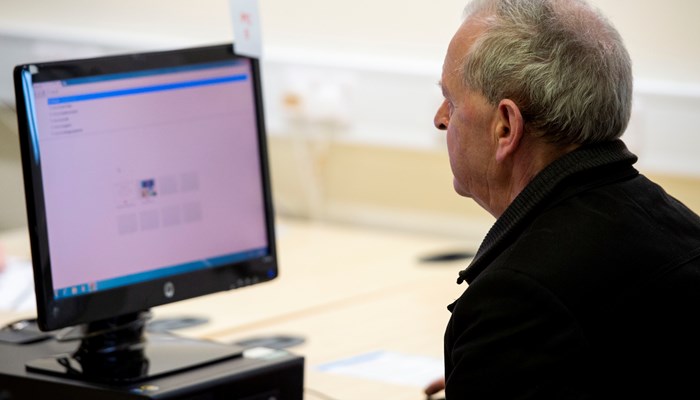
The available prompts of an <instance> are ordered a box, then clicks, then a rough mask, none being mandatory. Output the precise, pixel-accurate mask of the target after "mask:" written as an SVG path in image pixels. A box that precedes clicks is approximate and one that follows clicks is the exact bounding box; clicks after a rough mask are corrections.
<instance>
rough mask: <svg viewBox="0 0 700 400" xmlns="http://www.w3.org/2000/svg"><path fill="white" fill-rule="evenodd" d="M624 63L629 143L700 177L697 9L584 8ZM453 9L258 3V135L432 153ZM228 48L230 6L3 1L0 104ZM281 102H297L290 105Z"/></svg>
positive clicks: (677, 0) (372, 0) (612, 0)
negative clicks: (137, 59)
mask: <svg viewBox="0 0 700 400" xmlns="http://www.w3.org/2000/svg"><path fill="white" fill-rule="evenodd" d="M592 1H593V3H594V4H595V5H597V6H598V7H600V8H601V9H602V10H603V12H604V13H605V14H606V15H608V17H609V18H610V19H611V20H612V21H613V23H614V24H615V25H616V26H617V27H618V29H619V30H620V32H621V34H622V35H623V37H624V38H625V40H626V43H627V45H628V48H629V50H630V53H631V55H632V58H633V62H634V70H635V80H636V82H635V84H636V93H635V96H636V106H635V110H634V116H633V120H632V122H631V125H630V128H629V130H628V133H627V134H626V138H627V140H628V142H629V143H630V145H631V146H632V147H633V149H634V150H636V151H637V152H639V153H640V156H641V158H642V160H643V161H642V166H643V167H645V168H648V169H651V170H654V171H660V172H672V173H680V174H689V175H700V163H698V162H696V160H695V158H696V154H697V153H698V151H699V150H700V129H698V128H696V127H695V125H694V122H695V114H697V112H698V111H700V74H699V73H697V71H700V51H697V49H698V47H700V24H697V23H696V22H695V21H694V19H695V18H696V17H697V16H698V15H700V2H698V1H696V0H668V1H665V2H654V1H650V0H641V1H640V0H592ZM463 6H464V1H461V0H440V1H435V2H427V1H417V2H407V1H404V0H353V1H332V0H294V1H289V0H260V7H261V18H262V25H263V38H264V45H265V54H266V57H265V63H264V74H265V75H264V87H265V91H266V108H267V116H268V126H269V128H270V131H271V132H272V133H275V134H294V135H296V134H300V132H303V134H305V135H325V136H324V137H327V136H328V133H335V134H336V137H338V138H340V139H341V140H349V141H363V142H373V143H379V144H381V145H389V146H418V147H425V146H433V147H434V146H441V145H442V137H441V135H440V134H438V133H436V132H435V130H434V128H433V127H432V123H431V122H432V115H433V111H434V109H435V108H436V107H437V105H438V104H439V102H440V93H439V91H438V90H437V88H436V82H437V80H438V79H439V75H440V67H441V63H442V58H443V54H444V51H445V48H446V46H447V43H448V41H449V39H450V37H451V36H452V33H453V32H454V30H455V29H456V28H457V26H458V25H459V22H460V18H461V11H462V8H463ZM230 40H232V30H231V27H230V21H229V9H228V1H227V0H199V1H197V2H194V1H191V0H100V1H90V0H27V1H16V0H0V52H1V54H2V57H0V71H5V73H2V74H0V99H3V100H4V101H11V100H12V82H11V78H10V74H9V71H10V69H11V68H12V65H14V64H17V63H20V62H30V61H41V60H47V59H58V58H67V57H82V56H92V55H98V54H103V53H114V52H123V51H130V50H135V49H144V50H145V49H159V48H169V47H170V48H171V47H178V46H185V45H196V44H205V43H206V44H208V43H216V42H224V41H230ZM290 96H297V97H300V98H301V100H302V102H301V105H300V106H296V107H289V103H288V102H287V101H286V100H289V98H290Z"/></svg>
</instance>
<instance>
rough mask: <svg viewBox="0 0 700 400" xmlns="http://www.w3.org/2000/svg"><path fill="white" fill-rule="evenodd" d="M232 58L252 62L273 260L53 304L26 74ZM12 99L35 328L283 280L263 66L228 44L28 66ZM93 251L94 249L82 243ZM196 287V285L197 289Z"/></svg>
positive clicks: (19, 71) (58, 76)
mask: <svg viewBox="0 0 700 400" xmlns="http://www.w3.org/2000/svg"><path fill="white" fill-rule="evenodd" d="M235 59H249V60H250V61H251V72H252V78H253V79H252V82H253V90H254V95H255V102H256V113H257V115H256V117H257V132H258V143H259V146H258V147H259V160H260V171H261V174H260V175H261V178H262V180H263V182H262V187H263V190H264V196H263V199H264V202H265V204H264V208H265V217H266V225H267V226H266V231H267V241H268V244H269V246H268V249H269V251H268V254H267V255H265V256H263V257H259V258H255V259H251V260H247V261H243V262H237V263H233V264H227V265H224V266H220V267H216V268H209V269H205V270H199V271H194V272H189V273H185V274H180V275H173V276H169V277H166V278H159V279H154V280H150V281H146V282H142V283H138V284H134V285H129V286H123V287H118V288H113V289H109V290H105V291H97V292H91V293H88V294H83V295H79V296H72V297H65V298H61V299H54V295H53V289H54V288H53V284H52V278H51V257H50V252H49V237H48V230H47V223H46V208H45V203H44V192H43V187H42V171H41V160H40V159H37V158H40V157H37V156H35V154H37V153H35V152H34V146H35V144H34V143H32V140H31V132H30V126H29V123H28V121H29V119H28V118H27V116H28V111H27V109H26V104H27V102H26V101H27V99H26V98H25V93H24V90H23V88H22V86H23V78H22V75H23V74H24V73H25V71H33V72H35V73H34V74H32V79H33V81H51V80H63V79H70V78H77V77H84V76H94V75H104V74H114V73H120V72H127V71H134V70H146V69H153V68H162V67H170V66H179V65H183V63H200V62H201V63H205V62H216V61H226V60H235ZM13 76H14V84H15V99H16V109H17V119H18V128H19V136H20V151H21V158H22V170H23V175H24V190H25V199H26V211H27V221H28V232H29V239H30V245H31V253H32V264H33V270H34V287H35V294H36V301H37V322H38V325H39V327H40V329H42V330H55V329H59V328H64V327H68V326H74V325H79V324H85V323H90V322H94V321H99V320H104V319H109V318H112V317H116V316H119V315H124V314H129V313H134V312H139V311H143V310H148V309H150V308H152V307H155V306H159V305H164V304H168V303H173V302H177V301H182V300H187V299H191V298H194V297H199V296H203V295H207V294H211V293H216V292H221V291H225V290H230V289H235V288H239V287H242V286H248V285H251V284H256V283H261V282H265V281H269V280H271V279H274V278H276V277H277V276H278V274H279V271H278V268H277V251H276V244H275V230H274V211H273V203H272V193H271V182H270V173H269V164H268V155H267V140H266V130H265V119H264V112H263V100H262V85H261V79H260V62H259V60H258V59H256V58H252V57H247V56H242V55H238V54H235V51H234V49H233V45H232V44H231V43H226V44H217V45H212V46H202V47H191V48H183V49H175V50H166V51H155V52H140V53H132V54H121V55H113V56H104V57H96V58H90V59H76V60H64V61H56V62H45V63H35V64H23V65H18V66H16V67H15V68H14V73H13ZM84 245H85V246H89V243H85V244H84ZM192 282H197V284H196V285H194V284H192ZM166 285H172V287H174V292H171V293H172V296H170V297H169V296H168V295H166V293H165V292H168V291H169V289H167V290H166V288H165V286H166Z"/></svg>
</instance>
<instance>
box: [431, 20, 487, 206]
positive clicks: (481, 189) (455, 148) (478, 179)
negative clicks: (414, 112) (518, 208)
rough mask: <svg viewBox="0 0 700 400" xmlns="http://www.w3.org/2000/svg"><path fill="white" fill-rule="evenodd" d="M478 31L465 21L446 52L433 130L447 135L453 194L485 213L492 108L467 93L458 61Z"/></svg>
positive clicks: (477, 94)
mask: <svg viewBox="0 0 700 400" xmlns="http://www.w3.org/2000/svg"><path fill="white" fill-rule="evenodd" d="M480 32H481V27H480V26H479V25H478V24H475V23H473V22H470V21H466V22H465V23H464V24H463V25H462V26H461V27H460V29H459V30H458V31H457V33H456V34H455V36H454V38H453V39H452V41H451V42H450V46H449V48H448V50H447V55H446V57H445V62H444V64H443V70H442V80H441V87H442V91H443V95H444V97H445V100H444V101H443V103H442V105H441V106H440V108H439V109H438V111H437V114H436V115H435V121H434V122H435V126H436V127H437V128H438V129H441V130H445V131H447V150H448V154H449V158H450V167H451V168H452V174H453V176H454V188H455V191H456V192H457V193H458V194H460V195H462V196H466V197H471V198H473V199H474V200H475V201H476V202H477V203H479V204H480V205H481V206H482V207H484V208H486V209H487V210H488V209H489V207H488V204H489V198H490V196H491V194H490V190H489V177H490V176H492V173H493V172H494V171H493V169H494V167H495V156H494V154H495V144H496V142H495V141H496V138H495V136H494V134H493V128H494V123H495V117H496V107H495V106H492V105H490V104H489V103H488V102H487V101H486V98H485V97H484V96H482V95H481V94H479V93H476V92H473V91H470V90H468V89H467V88H466V87H465V85H464V83H463V79H462V67H461V65H462V60H463V59H464V56H465V54H466V53H467V51H468V50H469V48H470V47H471V45H472V43H473V42H474V39H475V37H476V35H478V34H479V33H480Z"/></svg>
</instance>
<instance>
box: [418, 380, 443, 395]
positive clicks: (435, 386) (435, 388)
mask: <svg viewBox="0 0 700 400" xmlns="http://www.w3.org/2000/svg"><path fill="white" fill-rule="evenodd" d="M444 389H445V378H440V379H436V380H434V381H432V382H430V384H429V385H428V386H426V387H425V389H423V392H424V393H425V394H426V395H428V398H430V396H432V395H434V394H436V393H438V392H440V391H441V390H444Z"/></svg>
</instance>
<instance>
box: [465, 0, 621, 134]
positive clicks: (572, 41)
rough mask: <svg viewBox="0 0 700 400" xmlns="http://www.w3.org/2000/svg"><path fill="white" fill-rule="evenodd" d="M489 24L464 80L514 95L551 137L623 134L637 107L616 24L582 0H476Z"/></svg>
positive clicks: (493, 95)
mask: <svg viewBox="0 0 700 400" xmlns="http://www.w3.org/2000/svg"><path fill="white" fill-rule="evenodd" d="M465 18H466V19H477V20H479V21H480V22H482V23H484V24H485V32H484V33H483V34H482V35H480V36H479V38H478V39H477V40H476V41H475V43H474V45H473V46H472V47H471V49H470V50H469V53H468V54H467V55H466V58H465V60H464V63H463V74H464V83H465V84H466V86H467V87H468V88H470V89H472V90H476V91H478V92H480V93H482V94H483V95H484V96H485V97H486V98H487V99H488V100H489V102H490V103H492V104H494V105H495V104H498V102H499V101H500V100H502V99H511V100H513V101H514V102H515V103H516V104H517V105H518V107H519V108H520V110H521V113H522V114H523V117H524V119H525V128H526V132H528V133H530V134H532V135H535V136H538V137H541V138H542V139H543V140H546V141H548V142H550V143H558V144H585V143H594V142H601V141H608V140H612V139H616V138H619V137H620V136H622V133H623V132H624V131H625V129H626V127H627V123H628V121H629V118H630V113H631V109H632V67H631V61H630V57H629V54H628V53H627V50H626V49H625V46H624V44H623V41H622V38H621V37H620V34H619V33H618V32H617V30H616V29H615V28H614V27H613V26H612V24H611V23H610V22H609V21H608V20H607V19H606V18H605V17H604V16H603V15H602V14H601V13H600V12H599V11H598V10H596V9H594V8H593V7H591V6H590V5H588V4H587V3H586V2H585V1H583V0H475V1H472V2H471V3H470V4H469V5H468V6H467V7H466V9H465Z"/></svg>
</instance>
